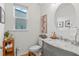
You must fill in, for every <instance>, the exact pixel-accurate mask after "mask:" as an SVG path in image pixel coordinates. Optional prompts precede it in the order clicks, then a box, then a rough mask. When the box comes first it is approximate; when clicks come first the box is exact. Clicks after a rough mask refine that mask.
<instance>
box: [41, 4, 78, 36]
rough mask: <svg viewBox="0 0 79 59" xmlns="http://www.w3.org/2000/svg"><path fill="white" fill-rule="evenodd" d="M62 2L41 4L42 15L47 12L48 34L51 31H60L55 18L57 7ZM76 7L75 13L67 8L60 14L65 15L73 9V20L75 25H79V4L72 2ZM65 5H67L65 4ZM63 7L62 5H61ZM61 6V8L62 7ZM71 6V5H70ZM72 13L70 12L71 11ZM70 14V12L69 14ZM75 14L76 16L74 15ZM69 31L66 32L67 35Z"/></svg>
mask: <svg viewBox="0 0 79 59" xmlns="http://www.w3.org/2000/svg"><path fill="white" fill-rule="evenodd" d="M60 5H61V4H41V15H43V14H47V20H48V23H47V25H48V27H47V30H48V34H49V33H51V32H54V31H55V32H59V31H57V30H58V29H57V28H56V24H55V23H56V19H55V12H56V10H57V8H58V7H59V6H60ZM72 5H73V6H74V8H75V13H74V14H73V13H72V11H73V10H72V11H71V10H68V9H65V11H64V12H63V10H64V9H62V10H61V11H60V12H59V13H58V14H60V15H63V14H64V13H65V15H66V13H67V11H68V12H69V11H71V14H72V15H71V16H72V17H71V21H72V23H73V26H75V27H76V26H77V27H79V4H78V3H75V4H74V3H73V4H72ZM64 7H65V6H64ZM61 8H62V7H61ZM61 8H60V9H61ZM69 8H70V7H69ZM72 9H73V8H72ZM69 13H70V12H69ZM69 16H70V14H69ZM73 16H76V18H75V17H73ZM68 33H69V32H67V33H66V35H68Z"/></svg>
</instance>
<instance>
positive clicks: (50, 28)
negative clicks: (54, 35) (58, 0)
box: [40, 3, 60, 33]
mask: <svg viewBox="0 0 79 59" xmlns="http://www.w3.org/2000/svg"><path fill="white" fill-rule="evenodd" d="M59 5H60V4H55V3H53V4H50V3H44V4H41V7H40V8H41V16H42V15H44V14H46V15H47V33H51V32H54V31H56V25H55V11H56V9H57V7H58V6H59Z"/></svg>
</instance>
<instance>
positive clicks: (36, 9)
mask: <svg viewBox="0 0 79 59" xmlns="http://www.w3.org/2000/svg"><path fill="white" fill-rule="evenodd" d="M20 5H23V6H26V7H28V20H27V23H28V24H27V25H28V28H27V29H28V30H27V31H16V30H15V31H12V29H14V24H15V19H14V17H13V4H10V3H8V4H5V10H6V23H5V31H7V30H10V32H12V33H13V34H14V39H15V47H17V48H19V49H20V50H19V53H18V54H19V55H20V54H21V53H23V52H24V51H27V50H28V47H30V46H31V45H34V44H36V43H37V38H38V35H39V33H40V6H39V4H20Z"/></svg>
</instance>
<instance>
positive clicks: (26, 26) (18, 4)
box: [13, 3, 28, 31]
mask: <svg viewBox="0 0 79 59" xmlns="http://www.w3.org/2000/svg"><path fill="white" fill-rule="evenodd" d="M15 6H21V7H24V8H26V9H27V10H28V8H27V7H25V6H23V5H20V4H15V3H14V4H13V18H14V22H15V24H14V26H13V27H14V28H13V30H14V31H27V29H28V22H27V20H28V12H27V17H26V29H16V18H20V19H25V18H22V17H16V16H15Z"/></svg>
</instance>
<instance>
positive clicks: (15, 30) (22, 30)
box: [9, 29, 28, 32]
mask: <svg viewBox="0 0 79 59" xmlns="http://www.w3.org/2000/svg"><path fill="white" fill-rule="evenodd" d="M9 31H12V32H27V31H28V30H26V29H14V30H9Z"/></svg>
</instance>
